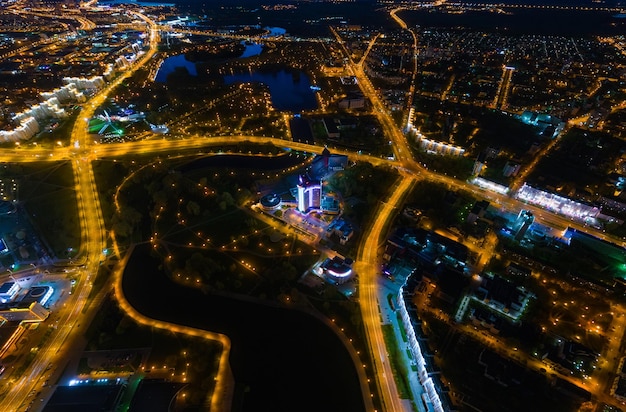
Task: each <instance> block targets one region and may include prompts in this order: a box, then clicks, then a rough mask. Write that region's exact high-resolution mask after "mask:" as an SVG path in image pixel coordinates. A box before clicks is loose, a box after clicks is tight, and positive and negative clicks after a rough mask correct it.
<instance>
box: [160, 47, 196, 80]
mask: <svg viewBox="0 0 626 412" xmlns="http://www.w3.org/2000/svg"><path fill="white" fill-rule="evenodd" d="M178 67H184V68H185V69H187V71H188V72H189V74H190V75H192V76H197V75H198V71H197V70H196V63H194V62H190V61H189V60H187V58H186V57H185V55H184V54H177V55H176V56H170V57H168V58H167V59H165V60H163V63H161V67H159V71H158V72H157V75H156V78H155V81H156V82H157V83H165V82H166V81H167V76H169V75H170V74H171V73H173V72H174V71H175V70H176V68H178Z"/></svg>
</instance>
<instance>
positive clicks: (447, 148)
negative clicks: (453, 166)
mask: <svg viewBox="0 0 626 412" xmlns="http://www.w3.org/2000/svg"><path fill="white" fill-rule="evenodd" d="M417 140H418V143H419V145H420V147H421V148H422V149H423V150H425V151H426V152H427V153H431V154H438V155H449V156H463V153H465V149H463V148H462V147H459V146H454V145H451V144H449V143H445V142H438V141H436V140H432V139H427V138H426V137H424V136H423V135H421V134H418V135H417Z"/></svg>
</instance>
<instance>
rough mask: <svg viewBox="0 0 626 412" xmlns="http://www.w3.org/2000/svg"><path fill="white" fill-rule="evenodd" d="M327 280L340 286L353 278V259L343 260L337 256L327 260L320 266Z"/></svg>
mask: <svg viewBox="0 0 626 412" xmlns="http://www.w3.org/2000/svg"><path fill="white" fill-rule="evenodd" d="M320 267H321V268H322V271H323V273H324V275H325V276H326V278H327V279H328V280H330V281H332V282H334V283H336V284H338V285H340V284H342V283H345V282H347V281H348V280H350V279H351V278H352V259H349V258H348V259H342V258H340V257H339V256H335V257H334V258H332V259H330V258H327V259H326V260H325V261H324V263H322V265H321V266H320Z"/></svg>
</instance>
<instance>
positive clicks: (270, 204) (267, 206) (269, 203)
mask: <svg viewBox="0 0 626 412" xmlns="http://www.w3.org/2000/svg"><path fill="white" fill-rule="evenodd" d="M281 203H282V202H281V199H280V196H278V195H277V194H276V193H270V194H269V195H265V196H263V197H262V198H261V207H262V208H263V210H265V211H272V210H276V209H279V208H280V205H281Z"/></svg>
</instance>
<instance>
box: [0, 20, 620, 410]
mask: <svg viewBox="0 0 626 412" xmlns="http://www.w3.org/2000/svg"><path fill="white" fill-rule="evenodd" d="M397 10H399V9H396V11H397ZM130 13H132V14H134V15H135V16H136V17H137V18H139V19H141V20H143V21H144V22H145V23H146V24H147V25H148V27H149V30H150V48H149V50H148V51H147V52H146V53H145V54H144V55H143V56H142V57H141V58H140V59H139V60H138V61H137V62H136V63H135V65H134V66H133V67H132V68H131V69H130V70H128V71H126V72H124V73H122V74H120V75H119V76H118V77H117V78H116V79H115V80H114V81H112V82H111V83H109V84H108V85H107V86H106V87H105V88H104V89H103V90H102V91H101V92H99V93H98V94H97V95H96V96H94V97H93V98H92V99H91V100H90V101H89V102H88V103H86V104H85V105H84V106H83V108H82V111H81V113H80V115H79V117H78V120H77V121H76V123H75V125H74V128H73V130H72V139H71V142H72V144H71V145H70V146H69V147H55V148H53V149H46V148H42V147H33V148H30V147H29V148H15V149H5V150H2V151H0V161H2V162H11V163H14V162H15V163H16V162H33V161H37V162H39V161H71V163H72V168H73V173H74V179H75V185H76V196H77V202H78V210H79V218H80V225H81V238H82V241H81V246H80V256H82V257H83V260H82V262H81V263H82V264H83V265H84V267H83V268H82V269H81V270H82V271H83V273H82V274H81V276H80V280H79V282H78V284H77V287H76V293H74V294H73V295H72V296H71V297H70V298H68V300H67V302H66V303H65V305H66V307H65V308H63V309H62V310H61V311H60V312H59V316H61V318H60V325H61V326H60V327H59V328H58V329H57V330H55V331H54V332H53V333H52V334H51V337H50V338H49V340H48V342H47V343H46V344H45V345H44V346H43V347H42V348H41V350H40V351H39V353H38V354H37V356H36V358H35V360H34V361H33V362H32V363H31V365H30V366H29V368H28V369H27V371H26V372H25V373H24V375H23V376H22V378H21V379H20V380H19V381H17V382H16V384H14V385H13V386H12V388H11V390H10V391H9V392H8V393H7V395H6V396H5V397H4V398H3V399H2V400H1V402H0V410H1V411H19V412H21V411H23V410H24V408H25V407H26V403H27V399H28V393H29V392H30V391H32V390H33V389H35V388H37V387H38V385H40V380H41V377H42V376H43V375H44V374H45V372H46V370H47V368H48V367H49V365H51V364H54V365H59V366H60V365H61V364H63V362H64V359H67V353H66V351H67V350H68V348H69V347H70V345H69V342H71V341H73V340H74V339H75V338H77V337H79V336H80V335H82V330H81V329H80V328H79V325H80V323H81V321H82V319H85V318H87V317H88V314H90V313H91V311H94V310H97V307H98V305H95V304H92V305H89V306H88V309H87V310H88V312H87V314H86V312H85V308H86V304H87V303H88V302H87V296H88V295H89V292H90V291H91V280H92V277H93V276H95V274H96V273H97V271H98V269H99V265H100V262H101V260H102V259H103V250H104V248H105V247H106V244H107V234H106V231H105V228H104V220H103V217H102V214H101V209H100V203H99V198H98V192H97V188H96V185H95V181H94V174H93V168H92V164H91V162H92V161H93V160H95V159H100V158H108V159H110V158H117V157H120V158H121V157H124V156H129V155H130V156H132V155H144V154H152V155H164V156H167V155H172V154H175V153H176V152H177V151H180V152H183V151H190V150H198V152H202V153H206V152H207V151H208V150H209V148H214V149H215V148H219V146H220V145H228V144H235V143H240V142H243V141H249V142H252V143H271V144H273V145H275V146H278V147H284V148H290V149H292V150H299V151H305V152H309V153H319V152H321V149H322V148H321V147H318V146H315V145H309V144H304V143H298V142H293V141H288V140H282V139H276V138H270V137H259V136H219V137H190V138H184V139H179V140H166V139H165V138H162V136H160V135H156V134H155V135H153V136H154V137H155V138H154V139H151V140H144V141H137V142H128V143H120V144H108V145H103V144H94V143H93V142H92V141H91V140H90V137H89V134H88V130H87V120H88V119H90V118H92V117H93V115H94V113H95V111H96V110H97V109H98V108H99V107H100V106H101V105H102V104H103V103H104V102H105V101H106V100H107V98H108V95H109V94H110V93H111V92H112V91H113V90H114V88H115V87H117V86H118V85H119V84H120V83H121V82H122V81H124V80H126V79H127V78H128V77H129V76H131V75H132V74H133V72H134V71H135V70H136V69H138V68H139V67H141V66H143V65H144V64H145V63H147V62H148V61H149V60H150V59H151V58H152V57H153V55H154V53H155V52H156V49H157V45H158V43H159V40H160V39H159V27H157V25H156V24H155V23H154V22H153V21H151V20H150V19H149V18H148V17H146V16H144V15H143V14H141V13H136V12H130ZM392 17H394V19H396V21H397V22H398V23H399V24H400V26H401V27H403V28H406V29H407V30H410V32H411V33H412V35H413V38H414V51H416V48H417V36H416V34H415V33H414V32H413V30H411V29H408V28H407V27H406V24H405V23H404V22H403V21H402V20H401V19H399V18H398V17H397V16H396V15H395V12H394V13H392ZM84 24H87V23H86V22H85V23H84ZM332 31H333V33H334V35H335V36H336V38H337V40H338V42H339V44H341V45H342V47H344V53H345V55H346V56H348V59H349V69H350V70H351V71H352V72H353V74H354V75H355V77H356V78H357V80H358V83H359V85H360V87H361V89H362V91H363V93H364V95H365V96H366V97H367V98H368V99H369V101H370V102H371V105H372V110H373V112H374V113H375V115H376V116H377V118H378V120H379V122H380V124H381V126H382V128H383V130H384V133H385V136H387V137H388V138H389V139H390V140H391V141H392V147H393V149H394V155H395V159H396V160H395V161H390V160H388V159H382V158H379V157H375V156H368V155H361V154H356V153H353V152H349V151H345V150H338V149H332V151H333V152H334V153H337V154H345V155H347V156H349V158H350V159H351V160H363V161H367V162H370V163H372V164H374V165H389V166H392V167H396V168H397V169H398V170H399V171H400V176H401V177H400V178H399V179H398V181H397V182H396V183H395V185H394V187H393V188H392V189H391V193H390V194H389V196H388V198H387V200H386V201H385V202H381V203H380V204H379V207H378V210H377V213H376V214H375V216H376V218H375V220H374V221H373V222H372V225H371V227H369V228H368V230H367V231H365V232H364V233H363V239H364V241H363V242H362V243H361V244H360V245H359V247H358V253H357V257H356V262H355V269H356V271H357V272H358V273H359V279H360V281H359V282H360V283H359V285H360V292H359V303H360V305H361V310H362V315H363V322H364V325H365V329H366V332H367V340H368V344H369V347H370V350H371V354H372V359H373V362H374V368H375V370H374V376H375V378H376V380H377V386H378V388H379V390H380V391H379V392H380V396H381V397H382V399H381V403H382V405H383V409H384V410H385V411H403V410H404V407H403V402H402V400H401V399H400V398H399V395H398V391H397V388H396V386H395V382H394V379H393V374H392V371H391V365H390V362H389V358H388V354H387V349H386V347H385V342H384V338H383V334H382V329H381V324H382V322H381V318H380V312H379V305H378V301H377V296H378V293H377V279H378V277H379V268H380V253H379V250H380V247H381V246H382V245H384V242H385V239H386V236H387V232H388V230H389V224H390V222H391V221H392V219H393V218H394V217H395V216H396V215H397V213H398V210H399V208H400V207H401V206H402V202H403V200H404V198H405V196H406V195H407V194H408V193H409V192H410V191H411V189H412V188H413V187H414V185H415V183H416V181H417V180H418V179H427V180H429V181H433V182H438V183H440V184H443V185H445V186H447V187H449V188H454V189H456V190H465V191H467V192H469V193H471V194H473V195H474V196H476V197H477V198H480V199H487V200H490V201H493V202H496V203H497V204H499V205H502V206H503V207H505V208H506V209H509V210H520V209H522V208H524V209H528V210H531V211H532V212H533V213H534V214H535V216H536V218H537V221H538V222H541V223H544V224H547V225H549V226H552V227H557V228H558V227H561V228H566V227H574V228H576V229H579V230H582V231H584V232H586V233H590V234H592V235H594V236H597V237H599V238H601V239H604V240H608V241H611V242H613V243H617V244H620V245H623V244H624V242H623V240H622V239H615V238H612V237H610V236H609V235H606V234H605V233H603V232H601V231H598V230H594V229H591V228H589V227H585V226H584V225H581V224H578V223H576V222H573V221H572V220H571V219H568V218H566V217H564V216H560V215H556V214H554V213H550V212H547V211H545V210H542V209H540V208H538V207H535V206H531V205H527V204H525V203H523V202H520V201H518V200H516V199H514V198H511V197H510V196H507V195H501V194H497V193H493V192H486V191H485V190H483V189H480V188H478V187H476V186H474V185H471V184H469V183H467V182H461V181H458V180H456V179H453V178H451V177H448V176H443V175H438V174H435V173H433V172H430V171H428V170H425V169H424V168H422V167H421V166H420V165H419V164H417V163H416V162H415V161H414V159H413V158H412V155H411V150H410V147H409V144H408V142H407V140H406V138H405V136H404V134H403V133H402V131H401V130H400V128H399V127H398V126H397V125H396V124H394V122H393V120H392V119H391V116H390V115H389V112H388V111H387V108H386V107H385V105H384V104H383V103H382V101H381V99H380V98H379V96H378V93H377V91H376V90H375V89H374V87H373V86H372V84H371V82H370V81H369V78H368V77H367V76H366V74H365V73H364V71H363V67H362V66H363V61H364V59H365V56H366V55H367V52H369V50H370V49H371V47H372V45H373V44H374V43H375V41H376V38H374V39H373V40H372V41H371V42H370V44H369V46H368V49H367V51H366V53H365V54H364V58H363V59H362V60H361V61H360V62H359V63H354V62H353V61H352V60H351V59H350V58H349V56H350V53H349V52H348V51H347V50H346V49H345V45H344V42H343V41H342V40H341V38H340V36H339V34H338V33H337V32H336V31H335V30H334V29H333V30H332ZM414 59H415V62H416V63H415V64H417V58H416V56H414ZM416 72H417V66H416V67H415V69H414V73H413V80H412V82H411V86H410V88H411V89H410V91H409V95H410V97H411V98H412V96H413V94H414V84H413V83H414V79H415V73H416ZM114 246H116V245H114ZM115 249H116V250H117V249H118V248H117V247H115ZM129 255H130V253H127V254H126V256H125V257H126V258H127V257H128V256H129ZM122 263H123V262H122ZM122 268H123V264H121V265H120V266H119V270H118V272H117V274H116V280H115V290H116V295H117V298H118V300H119V302H120V305H121V306H122V307H123V308H124V310H125V312H126V313H128V314H129V315H130V316H132V317H133V318H134V319H135V320H136V321H137V322H139V323H142V324H146V325H151V326H154V327H157V328H163V329H167V330H170V331H172V330H174V331H176V332H179V333H184V334H188V335H192V336H202V337H204V338H206V339H212V340H216V341H219V342H220V343H221V344H222V346H223V348H224V350H223V352H222V355H221V359H220V364H219V375H218V379H217V382H216V385H217V386H216V390H215V392H214V396H213V398H212V400H211V402H212V410H223V409H228V402H229V401H230V394H231V390H232V388H231V385H232V376H231V373H230V370H229V367H228V363H227V359H228V353H229V349H230V342H229V340H228V338H227V337H225V336H223V335H219V334H214V333H211V332H207V331H202V330H197V329H193V328H187V327H183V326H179V325H172V324H167V323H165V322H158V321H154V320H152V319H148V318H145V317H143V316H141V315H140V314H138V313H137V312H136V311H135V310H134V309H133V308H132V307H131V306H130V305H128V303H127V302H126V300H125V299H124V296H123V294H122V292H121V285H120V277H121V270H122ZM620 313H621V312H620ZM625 323H626V316H621V318H620V319H619V321H616V325H617V326H618V327H619V331H618V332H613V333H612V334H611V337H612V340H615V341H616V342H617V341H618V338H621V334H623V327H624V324H625ZM85 326H86V325H85ZM83 329H84V328H83ZM616 330H618V328H616ZM616 350H617V349H615V346H614V345H611V346H610V347H609V350H608V352H607V355H606V356H609V357H610V356H616V353H617V352H616ZM609 369H610V368H608V367H607V370H606V371H604V372H603V374H601V375H599V376H598V381H599V383H598V384H597V385H596V388H595V389H594V388H592V389H588V390H591V391H592V392H594V394H595V395H597V396H599V397H603V396H605V395H604V391H605V389H606V385H608V383H609V376H610V372H611V371H610V370H609ZM214 408H215V409H214Z"/></svg>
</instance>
